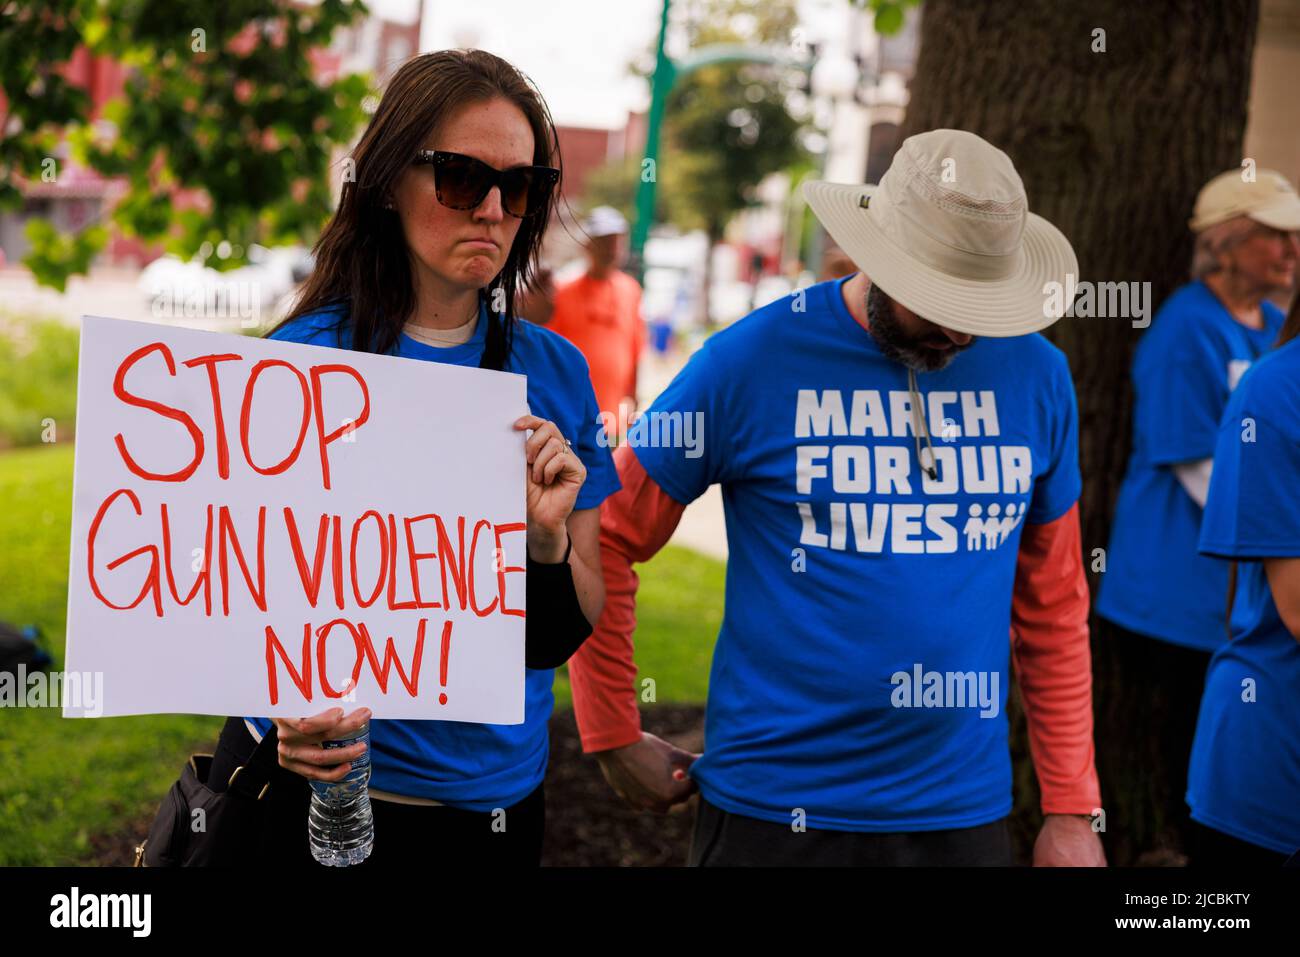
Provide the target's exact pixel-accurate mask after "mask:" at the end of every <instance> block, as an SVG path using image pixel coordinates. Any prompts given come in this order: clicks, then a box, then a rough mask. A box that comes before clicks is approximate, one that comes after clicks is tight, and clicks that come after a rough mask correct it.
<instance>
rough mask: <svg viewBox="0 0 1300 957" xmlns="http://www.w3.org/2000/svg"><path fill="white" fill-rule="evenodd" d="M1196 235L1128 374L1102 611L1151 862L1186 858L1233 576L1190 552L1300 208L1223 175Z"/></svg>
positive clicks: (1139, 826)
mask: <svg viewBox="0 0 1300 957" xmlns="http://www.w3.org/2000/svg"><path fill="white" fill-rule="evenodd" d="M1191 227H1192V229H1193V231H1194V232H1195V234H1196V243H1195V247H1194V253H1193V263H1192V277H1193V278H1192V281H1191V282H1189V283H1188V284H1186V285H1184V286H1182V287H1181V288H1179V289H1177V290H1175V292H1174V293H1173V294H1172V295H1171V296H1170V297H1169V298H1168V299H1167V300H1166V301H1165V303H1164V304H1163V305H1162V306H1161V308H1160V310H1159V312H1158V313H1157V315H1156V317H1155V320H1154V321H1153V323H1152V325H1151V328H1150V330H1149V331H1147V332H1146V334H1145V335H1143V337H1142V339H1141V341H1140V342H1139V343H1138V347H1137V352H1136V354H1135V357H1134V360H1133V372H1132V381H1133V388H1134V392H1135V400H1134V411H1133V441H1132V449H1131V453H1130V456H1129V460H1128V467H1127V469H1126V471H1125V474H1124V479H1123V482H1122V484H1121V486H1120V491H1119V498H1118V501H1117V503H1116V506H1115V516H1114V520H1113V523H1112V526H1111V539H1110V543H1109V547H1108V548H1107V551H1106V565H1105V568H1104V573H1103V574H1102V575H1101V587H1100V589H1099V592H1098V596H1097V607H1096V611H1097V614H1098V615H1099V616H1101V617H1102V618H1104V619H1106V620H1107V621H1108V622H1110V623H1112V625H1114V626H1115V627H1114V629H1113V632H1112V637H1111V641H1112V647H1113V653H1114V659H1113V660H1114V661H1115V663H1116V667H1117V668H1118V669H1119V673H1120V676H1121V677H1122V680H1119V681H1115V682H1109V683H1108V693H1109V694H1110V695H1111V696H1112V704H1111V706H1110V707H1108V708H1107V709H1106V711H1107V713H1112V714H1117V715H1123V716H1124V721H1125V724H1126V728H1125V730H1128V729H1129V728H1130V727H1131V726H1132V725H1133V724H1134V722H1136V723H1137V724H1138V725H1139V727H1138V728H1137V729H1135V730H1137V731H1138V732H1139V733H1137V734H1135V735H1133V736H1132V737H1131V738H1130V739H1129V743H1128V744H1127V745H1125V746H1124V747H1123V748H1115V749H1110V751H1109V752H1108V754H1107V756H1106V759H1105V760H1106V763H1107V777H1109V778H1111V779H1114V780H1125V781H1136V782H1140V787H1141V789H1142V790H1143V791H1144V793H1145V794H1146V795H1147V800H1146V802H1144V803H1142V804H1138V805H1135V806H1134V807H1133V808H1131V809H1130V810H1129V813H1128V814H1127V815H1126V820H1125V821H1124V822H1123V825H1124V826H1125V827H1126V828H1127V829H1128V831H1129V833H1130V834H1132V835H1133V836H1134V840H1136V841H1138V842H1140V843H1142V844H1143V845H1144V850H1146V851H1148V852H1155V853H1173V854H1182V853H1185V852H1186V849H1187V840H1188V829H1189V827H1190V822H1189V821H1188V819H1187V815H1186V810H1185V808H1184V807H1183V804H1182V801H1181V799H1180V795H1181V794H1182V792H1183V790H1184V787H1185V779H1184V773H1185V769H1186V761H1187V755H1188V753H1189V751H1190V748H1191V736H1192V730H1193V728H1194V726H1195V722H1196V709H1197V707H1198V704H1199V702H1200V696H1201V688H1202V683H1203V680H1204V676H1205V668H1206V665H1207V664H1208V662H1209V659H1210V654H1211V653H1212V652H1213V651H1214V650H1215V649H1216V648H1217V647H1218V646H1219V645H1220V644H1221V643H1222V642H1223V640H1224V638H1225V634H1226V632H1225V628H1224V618H1223V595H1224V593H1225V590H1226V588H1227V581H1228V577H1227V575H1228V570H1227V564H1226V563H1225V562H1222V561H1220V560H1218V559H1216V558H1213V557H1209V556H1206V555H1202V554H1198V553H1197V549H1196V541H1197V536H1198V534H1199V532H1200V528H1201V515H1202V509H1203V507H1204V505H1205V496H1206V490H1207V488H1208V486H1209V481H1210V475H1211V470H1212V467H1213V453H1214V443H1215V434H1216V432H1217V429H1218V424H1219V419H1220V417H1221V416H1222V414H1223V410H1224V407H1225V405H1226V404H1227V402H1228V398H1229V396H1230V395H1231V394H1232V390H1233V388H1234V386H1235V385H1236V384H1237V382H1238V380H1239V379H1240V378H1241V375H1242V373H1243V372H1244V371H1245V370H1246V369H1247V368H1248V367H1249V366H1250V365H1251V363H1252V362H1254V361H1255V360H1256V359H1258V358H1259V357H1260V356H1261V355H1262V354H1263V353H1264V352H1265V351H1267V350H1268V349H1269V348H1270V347H1271V346H1272V345H1273V343H1274V342H1275V341H1276V339H1277V335H1278V329H1279V328H1280V326H1281V324H1282V313H1281V311H1280V310H1279V309H1278V308H1277V307H1276V306H1274V305H1273V304H1272V303H1271V302H1269V301H1268V300H1267V298H1266V297H1268V296H1270V295H1275V294H1277V293H1279V292H1284V291H1285V290H1286V289H1288V288H1289V287H1290V284H1291V282H1292V281H1293V279H1294V277H1295V263H1296V257H1297V252H1300V247H1298V246H1297V241H1296V233H1295V230H1296V229H1297V228H1300V199H1298V198H1297V197H1296V193H1295V190H1294V189H1292V187H1291V185H1290V184H1289V183H1288V182H1287V181H1286V180H1285V179H1284V178H1283V177H1281V176H1280V175H1279V174H1277V173H1273V172H1271V171H1269V170H1259V171H1258V173H1257V176H1256V178H1255V179H1254V180H1253V181H1250V180H1248V179H1245V178H1243V173H1242V171H1241V170H1233V171H1229V172H1227V173H1224V174H1222V175H1220V176H1217V177H1215V178H1214V179H1213V180H1211V181H1210V182H1209V183H1208V184H1206V186H1205V187H1204V188H1203V189H1202V190H1201V191H1200V193H1199V194H1198V197H1197V200H1196V206H1195V216H1194V218H1193V219H1192V220H1191ZM1117 730H1118V729H1117ZM1165 768H1172V769H1173V770H1172V772H1170V773H1163V770H1162V769H1165Z"/></svg>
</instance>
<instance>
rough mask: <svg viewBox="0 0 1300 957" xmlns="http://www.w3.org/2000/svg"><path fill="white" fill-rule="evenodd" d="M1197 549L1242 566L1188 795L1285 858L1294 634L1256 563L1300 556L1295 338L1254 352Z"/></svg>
mask: <svg viewBox="0 0 1300 957" xmlns="http://www.w3.org/2000/svg"><path fill="white" fill-rule="evenodd" d="M1200 547H1201V551H1203V552H1205V553H1206V554H1209V555H1217V556H1220V557H1223V558H1233V559H1237V560H1238V561H1239V562H1240V563H1241V564H1239V565H1238V566H1237V567H1238V569H1239V575H1238V584H1237V596H1236V600H1235V602H1234V603H1233V609H1232V640H1231V641H1228V642H1225V643H1224V644H1222V645H1221V646H1220V647H1219V650H1218V651H1216V652H1215V653H1214V657H1213V658H1211V659H1210V668H1209V672H1208V673H1207V675H1206V679H1205V693H1204V695H1203V696H1202V698H1201V713H1200V718H1199V720H1198V721H1197V724H1196V738H1195V741H1194V743H1193V745H1192V760H1191V767H1190V769H1189V771H1188V786H1187V803H1188V806H1189V807H1190V808H1191V811H1192V818H1193V819H1195V820H1197V821H1200V822H1201V823H1202V824H1205V825H1207V826H1209V827H1212V828H1214V829H1215V830H1217V831H1222V832H1223V833H1225V834H1229V835H1231V836H1232V837H1235V838H1238V839H1239V840H1243V841H1249V842H1250V843H1251V844H1256V845H1259V846H1260V847H1267V848H1269V849H1270V850H1274V851H1277V852H1279V853H1282V854H1291V853H1293V852H1294V851H1295V850H1296V849H1297V848H1300V641H1297V640H1296V639H1295V638H1294V637H1293V636H1292V635H1291V633H1290V632H1289V631H1288V630H1287V628H1286V626H1285V625H1284V624H1283V623H1282V619H1281V618H1280V617H1279V615H1278V611H1277V605H1276V604H1275V603H1274V602H1273V594H1272V591H1271V590H1270V589H1269V586H1268V581H1267V578H1266V576H1265V574H1264V566H1263V563H1262V562H1261V561H1260V559H1264V558H1300V339H1293V340H1292V341H1291V342H1289V343H1287V344H1286V345H1285V346H1283V347H1282V348H1280V349H1278V350H1277V351H1276V352H1274V353H1272V354H1271V355H1268V356H1266V357H1265V358H1263V359H1261V360H1260V361H1259V362H1258V363H1257V364H1256V365H1255V367H1254V368H1252V369H1251V370H1250V372H1249V373H1248V374H1247V375H1246V377H1245V378H1243V379H1242V380H1241V385H1239V386H1238V387H1237V391H1236V393H1235V394H1234V395H1233V397H1232V400H1231V401H1230V402H1229V403H1228V408H1227V411H1226V412H1225V413H1224V416H1223V425H1222V428H1221V429H1220V431H1219V443H1218V447H1217V448H1216V450H1215V454H1214V475H1213V477H1212V478H1211V480H1210V497H1209V500H1208V501H1207V502H1206V506H1205V522H1204V525H1203V527H1202V529H1201V540H1200ZM1220 600H1221V601H1222V600H1223V597H1222V596H1220Z"/></svg>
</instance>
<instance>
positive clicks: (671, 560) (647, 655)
mask: <svg viewBox="0 0 1300 957" xmlns="http://www.w3.org/2000/svg"><path fill="white" fill-rule="evenodd" d="M725 572H726V565H725V564H724V563H722V562H720V561H717V560H716V559H713V558H706V557H705V556H703V555H700V554H698V553H697V552H693V551H691V550H690V549H686V548H679V547H677V546H675V545H670V546H668V547H667V548H665V549H664V550H663V551H661V552H660V553H659V554H658V555H656V556H655V557H654V558H653V559H651V560H650V561H648V562H646V563H645V564H644V565H638V566H637V575H638V576H639V577H640V579H641V585H640V588H639V589H638V590H637V607H636V618H637V626H636V663H637V684H636V687H637V692H638V696H639V699H640V701H641V705H642V707H645V706H646V705H647V704H649V701H648V700H647V698H646V690H647V686H646V685H645V684H644V680H645V679H646V678H650V679H653V680H654V685H653V691H654V702H655V703H668V702H676V703H688V702H701V703H702V702H703V701H704V699H705V697H706V696H707V694H708V690H709V664H710V662H711V661H712V660H713V643H714V641H715V640H716V639H717V637H718V628H719V626H721V624H722V591H723V579H724V575H725ZM571 704H572V695H571V693H570V689H569V678H568V674H567V672H566V671H564V670H562V671H560V672H559V673H558V674H557V676H556V682H555V706H556V707H557V708H567V707H570V706H571Z"/></svg>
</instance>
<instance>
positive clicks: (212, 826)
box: [135, 725, 279, 867]
mask: <svg viewBox="0 0 1300 957" xmlns="http://www.w3.org/2000/svg"><path fill="white" fill-rule="evenodd" d="M277 743H278V738H277V737H276V729H275V726H274V725H272V726H271V730H270V731H268V732H267V733H266V734H264V735H263V736H262V740H261V741H260V742H259V743H258V745H257V747H255V748H254V749H253V752H252V754H250V755H249V757H248V760H247V761H246V762H245V763H244V764H242V765H240V766H239V767H237V768H236V769H235V770H234V772H233V773H232V774H231V775H230V780H229V782H227V784H226V789H225V790H224V791H213V790H212V789H211V788H210V787H209V786H208V772H209V771H211V769H212V758H213V756H212V755H211V754H193V755H190V759H189V761H188V763H186V765H185V767H184V768H183V769H182V771H181V776H180V779H179V780H177V781H176V783H175V784H173V785H172V786H171V789H170V790H169V791H168V792H167V795H166V796H165V797H164V798H163V800H162V804H161V805H159V807H158V813H157V815H156V816H155V817H154V821H153V824H152V825H151V826H150V828H149V834H148V836H147V837H146V838H145V839H144V840H143V841H142V842H141V843H140V844H138V845H136V848H135V866H136V867H219V866H230V865H236V866H237V865H241V864H248V863H251V862H252V861H253V858H254V855H255V853H256V848H257V847H258V846H259V844H260V838H261V837H262V835H263V833H264V831H265V829H266V827H267V826H268V820H269V814H270V811H269V802H267V801H266V800H265V798H266V795H267V792H268V791H269V790H270V788H271V777H272V775H273V774H274V773H275V770H276V768H278V767H279V758H278V756H277V753H276V752H277Z"/></svg>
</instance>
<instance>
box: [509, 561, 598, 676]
mask: <svg viewBox="0 0 1300 957" xmlns="http://www.w3.org/2000/svg"><path fill="white" fill-rule="evenodd" d="M569 546H570V548H572V546H573V541H572V539H570V541H569ZM565 557H566V559H567V557H568V552H567V551H566V553H565ZM527 582H528V584H527V602H528V617H527V618H525V619H524V665H525V667H528V668H558V667H559V666H560V665H562V664H564V663H565V662H566V661H568V660H569V659H570V658H572V657H573V653H574V652H575V651H577V650H578V649H579V648H580V647H582V643H583V642H584V641H586V640H587V638H589V637H590V636H591V630H592V629H591V622H589V621H587V616H586V615H585V614H583V611H582V604H581V603H580V602H579V601H578V589H577V586H576V585H574V583H573V566H572V565H570V564H569V563H568V561H567V560H566V561H562V562H557V563H556V564H554V565H552V564H549V563H547V564H543V563H542V562H535V561H533V559H532V557H531V556H529V558H528V579H527Z"/></svg>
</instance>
